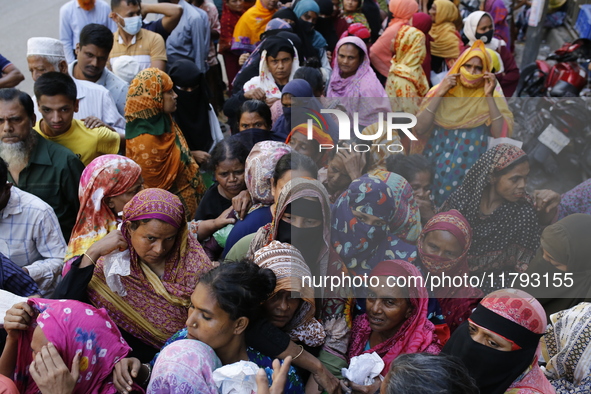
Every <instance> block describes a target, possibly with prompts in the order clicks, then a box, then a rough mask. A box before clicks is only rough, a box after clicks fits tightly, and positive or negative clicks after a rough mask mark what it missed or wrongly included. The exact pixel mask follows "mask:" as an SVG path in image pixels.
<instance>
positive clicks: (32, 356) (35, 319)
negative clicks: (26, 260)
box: [0, 298, 141, 394]
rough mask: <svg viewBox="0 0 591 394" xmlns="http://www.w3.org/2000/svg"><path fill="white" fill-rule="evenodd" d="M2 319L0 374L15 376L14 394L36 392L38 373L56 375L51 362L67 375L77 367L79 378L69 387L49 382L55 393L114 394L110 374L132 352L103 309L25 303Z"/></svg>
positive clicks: (65, 303) (40, 301) (69, 302)
mask: <svg viewBox="0 0 591 394" xmlns="http://www.w3.org/2000/svg"><path fill="white" fill-rule="evenodd" d="M5 319H6V320H5V324H4V328H5V330H6V331H7V333H8V337H7V339H6V345H5V347H4V351H3V352H2V356H1V358H0V370H1V372H2V374H3V375H5V376H14V381H15V383H16V386H17V388H18V390H19V391H18V392H20V393H27V394H33V393H40V392H41V390H40V389H39V387H37V382H38V379H39V378H40V376H41V373H45V374H51V373H52V372H53V373H55V374H57V373H58V372H57V371H56V369H57V368H59V366H56V364H54V363H57V362H59V361H61V362H62V363H63V364H65V368H67V369H68V372H69V370H70V367H71V366H72V370H73V369H74V367H73V365H78V368H77V369H78V370H79V378H78V379H77V380H74V381H73V382H70V383H71V385H68V384H67V383H66V384H63V385H60V384H59V383H55V382H54V385H53V386H52V389H53V390H55V391H54V392H61V393H65V392H68V393H74V394H84V393H97V394H115V393H117V390H116V389H115V386H114V385H113V379H112V375H113V370H114V368H115V364H117V362H119V360H121V359H122V358H124V357H126V356H127V354H128V353H129V352H130V351H131V348H130V347H129V346H128V345H127V343H126V342H125V340H124V339H123V337H122V336H121V333H120V332H119V330H118V329H117V326H116V325H115V323H114V322H113V320H111V318H110V317H109V315H108V314H107V311H106V310H105V309H102V308H101V309H97V308H95V307H93V306H91V305H88V304H84V303H82V302H79V301H72V300H46V299H42V298H30V299H29V300H27V302H22V303H20V304H16V305H14V306H13V307H12V308H11V309H10V310H8V312H7V313H6V318H5ZM31 350H32V352H31ZM54 352H55V353H57V354H55V356H53V354H54ZM48 357H49V358H48ZM40 360H41V361H40ZM46 365H48V366H46ZM50 368H54V371H51V370H50V371H48V369H50ZM71 379H72V378H71ZM64 380H66V382H67V379H64ZM72 380H73V379H72ZM60 383H61V382H60ZM45 389H47V387H45ZM134 389H139V387H137V386H135V385H134ZM140 390H141V389H140ZM44 392H45V391H44Z"/></svg>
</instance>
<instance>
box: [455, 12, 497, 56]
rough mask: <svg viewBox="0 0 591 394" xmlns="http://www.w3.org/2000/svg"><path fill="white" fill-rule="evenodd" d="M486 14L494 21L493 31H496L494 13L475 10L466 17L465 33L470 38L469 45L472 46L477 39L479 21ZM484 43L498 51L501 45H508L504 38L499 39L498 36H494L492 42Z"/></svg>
mask: <svg viewBox="0 0 591 394" xmlns="http://www.w3.org/2000/svg"><path fill="white" fill-rule="evenodd" d="M484 15H487V16H488V17H489V18H490V20H491V21H492V23H493V31H494V27H495V26H494V19H493V17H492V15H491V14H489V13H488V12H484V11H474V12H473V13H471V14H470V15H468V16H467V17H466V18H464V35H465V36H466V38H468V40H470V42H469V43H468V46H472V44H474V41H476V28H477V27H478V23H479V22H480V19H482V17H483V16H484ZM484 45H485V46H486V47H487V48H489V49H492V50H494V51H496V50H497V49H498V48H499V47H500V46H503V45H507V43H506V42H505V41H503V40H499V39H498V38H495V37H493V39H492V40H491V42H488V43H486V44H484Z"/></svg>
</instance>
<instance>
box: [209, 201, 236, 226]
mask: <svg viewBox="0 0 591 394" xmlns="http://www.w3.org/2000/svg"><path fill="white" fill-rule="evenodd" d="M233 210H234V207H229V208H227V209H226V210H225V211H224V212H222V213H220V216H218V217H217V218H215V219H214V226H215V228H216V229H217V230H219V229H221V228H224V227H226V226H227V225H228V224H234V223H236V219H234V218H228V215H229V214H231V213H232V211H233ZM217 230H216V231H217ZM214 232H215V231H214Z"/></svg>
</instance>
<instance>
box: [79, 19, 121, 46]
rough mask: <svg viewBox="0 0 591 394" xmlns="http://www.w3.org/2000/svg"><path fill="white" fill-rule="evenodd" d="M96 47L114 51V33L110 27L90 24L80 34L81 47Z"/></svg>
mask: <svg viewBox="0 0 591 394" xmlns="http://www.w3.org/2000/svg"><path fill="white" fill-rule="evenodd" d="M85 45H95V46H96V47H98V48H100V49H104V50H107V51H109V52H111V49H113V33H112V32H111V30H109V28H108V27H106V26H104V25H100V24H98V23H90V24H88V25H86V26H84V28H83V29H82V31H81V32H80V47H83V46H85Z"/></svg>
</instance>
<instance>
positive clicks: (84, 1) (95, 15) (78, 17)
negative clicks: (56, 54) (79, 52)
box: [60, 0, 117, 64]
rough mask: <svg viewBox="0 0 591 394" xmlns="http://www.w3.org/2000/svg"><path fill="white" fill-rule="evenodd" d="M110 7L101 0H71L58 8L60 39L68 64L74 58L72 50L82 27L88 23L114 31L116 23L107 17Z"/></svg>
mask: <svg viewBox="0 0 591 394" xmlns="http://www.w3.org/2000/svg"><path fill="white" fill-rule="evenodd" d="M110 11H111V10H110V8H109V6H108V5H107V3H105V2H104V1H103V0H99V1H96V0H71V1H68V2H67V3H66V4H64V5H63V6H62V7H61V8H60V41H61V42H62V43H63V44H64V52H65V53H66V61H67V62H68V64H70V63H72V62H73V61H74V60H76V54H75V53H74V50H75V49H76V45H77V44H78V38H79V37H80V32H81V31H82V28H83V27H84V26H86V25H88V24H89V23H98V24H99V25H103V26H107V27H108V28H109V30H111V31H112V32H114V31H115V30H117V24H116V23H115V22H113V21H112V20H111V19H109V12H110Z"/></svg>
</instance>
